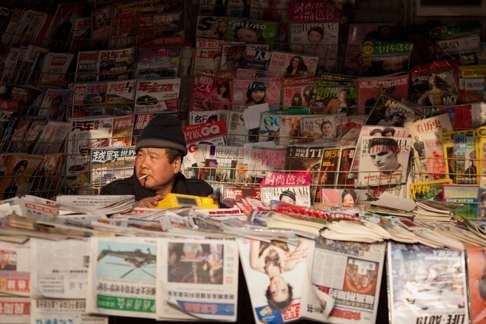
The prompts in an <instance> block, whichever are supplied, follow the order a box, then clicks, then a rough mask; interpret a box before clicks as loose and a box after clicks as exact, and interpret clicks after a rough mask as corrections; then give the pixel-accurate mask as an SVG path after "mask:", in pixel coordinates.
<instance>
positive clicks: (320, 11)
mask: <svg viewBox="0 0 486 324" xmlns="http://www.w3.org/2000/svg"><path fill="white" fill-rule="evenodd" d="M288 19H289V21H290V22H299V23H312V22H338V21H339V20H340V19H341V12H340V10H339V9H338V8H337V6H336V5H335V4H334V3H333V2H326V1H320V0H291V1H289V6H288Z"/></svg>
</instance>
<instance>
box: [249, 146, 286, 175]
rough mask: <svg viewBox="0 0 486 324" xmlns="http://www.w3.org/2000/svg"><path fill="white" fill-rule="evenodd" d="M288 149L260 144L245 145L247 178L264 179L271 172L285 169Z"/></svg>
mask: <svg viewBox="0 0 486 324" xmlns="http://www.w3.org/2000/svg"><path fill="white" fill-rule="evenodd" d="M286 156H287V148H286V147H284V146H277V145H275V144H273V143H272V145H265V144H263V143H262V144H260V143H251V144H245V165H246V168H247V170H246V173H245V175H246V176H247V177H252V178H255V179H262V178H264V177H265V175H266V174H267V173H269V172H271V171H278V170H283V169H285V165H286V164H285V163H286V162H285V161H286Z"/></svg>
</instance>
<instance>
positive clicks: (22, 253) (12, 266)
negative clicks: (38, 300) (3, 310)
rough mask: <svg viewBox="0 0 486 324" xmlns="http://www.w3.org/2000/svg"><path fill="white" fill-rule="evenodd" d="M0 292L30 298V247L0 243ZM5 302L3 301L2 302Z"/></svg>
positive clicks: (25, 244) (27, 245)
mask: <svg viewBox="0 0 486 324" xmlns="http://www.w3.org/2000/svg"><path fill="white" fill-rule="evenodd" d="M0 256H1V259H0V260H1V261H2V263H1V265H2V267H1V268H0V282H1V283H2V284H1V285H0V292H1V293H2V294H8V295H14V296H30V257H29V256H30V245H29V243H28V242H27V243H24V244H14V243H7V242H3V241H2V242H0ZM4 302H5V301H4Z"/></svg>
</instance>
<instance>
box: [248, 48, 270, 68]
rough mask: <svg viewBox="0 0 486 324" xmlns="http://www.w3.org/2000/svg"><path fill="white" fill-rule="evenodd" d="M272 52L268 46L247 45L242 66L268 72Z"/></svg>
mask: <svg viewBox="0 0 486 324" xmlns="http://www.w3.org/2000/svg"><path fill="white" fill-rule="evenodd" d="M271 54H272V52H271V51H270V46H269V45H267V44H246V46H245V50H244V51H243V57H242V59H241V61H240V66H241V67H242V68H246V69H255V70H266V69H267V66H268V63H269V62H270V57H271Z"/></svg>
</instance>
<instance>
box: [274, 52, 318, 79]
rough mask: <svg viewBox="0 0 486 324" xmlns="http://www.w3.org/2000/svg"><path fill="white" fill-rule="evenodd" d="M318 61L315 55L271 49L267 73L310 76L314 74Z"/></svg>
mask: <svg viewBox="0 0 486 324" xmlns="http://www.w3.org/2000/svg"><path fill="white" fill-rule="evenodd" d="M318 62H319V58H318V57H317V56H310V55H296V54H294V53H284V52H277V51H273V52H272V56H271V58H270V63H269V64H268V73H269V74H271V75H272V76H274V77H280V78H282V77H286V78H294V77H305V76H307V77H312V76H315V74H316V71H317V65H318Z"/></svg>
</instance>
